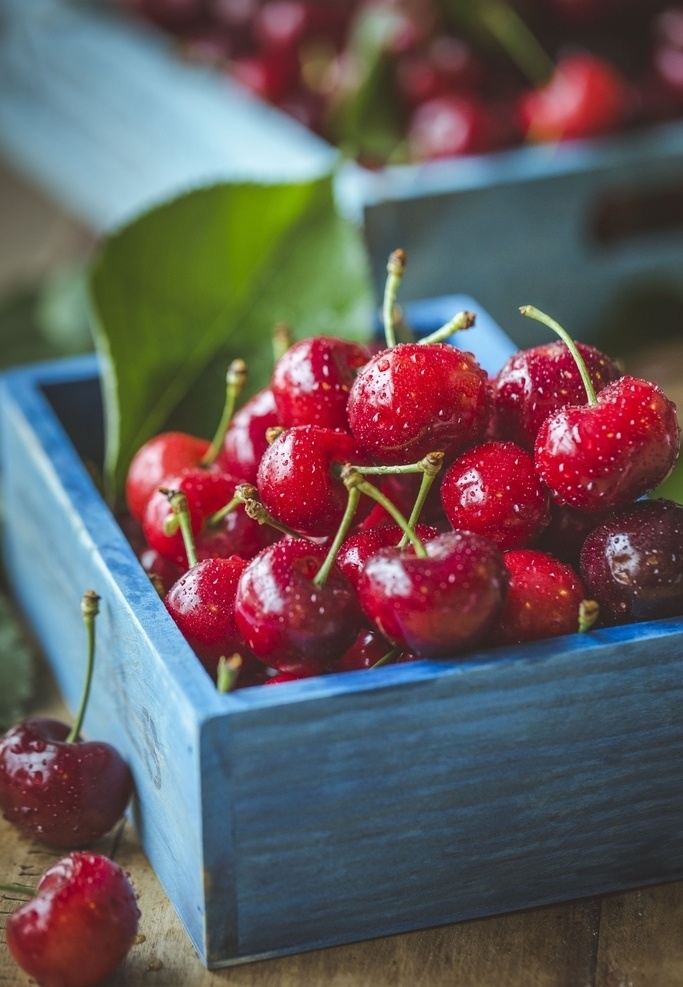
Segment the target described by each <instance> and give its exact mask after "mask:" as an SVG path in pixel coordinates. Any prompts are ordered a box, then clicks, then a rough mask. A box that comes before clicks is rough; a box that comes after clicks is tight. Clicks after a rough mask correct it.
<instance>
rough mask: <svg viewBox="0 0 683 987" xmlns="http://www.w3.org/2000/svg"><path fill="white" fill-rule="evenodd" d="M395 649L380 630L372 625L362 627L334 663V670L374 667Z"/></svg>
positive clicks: (351, 670) (345, 670) (350, 670)
mask: <svg viewBox="0 0 683 987" xmlns="http://www.w3.org/2000/svg"><path fill="white" fill-rule="evenodd" d="M395 650H396V649H394V648H392V645H391V644H390V643H389V641H387V639H386V638H385V637H384V636H383V635H382V634H380V632H379V631H378V630H376V629H374V628H372V627H362V628H361V629H360V630H359V632H358V635H357V637H356V640H355V641H354V642H353V644H352V645H351V647H350V648H348V649H347V650H346V651H345V652H344V654H343V655H342V656H341V658H340V659H339V661H338V662H337V663H336V665H335V667H334V670H335V672H354V671H357V670H358V669H362V668H374V666H375V665H377V663H378V662H381V661H382V659H384V658H386V657H387V656H388V655H389V654H391V653H392V652H394V651H395Z"/></svg>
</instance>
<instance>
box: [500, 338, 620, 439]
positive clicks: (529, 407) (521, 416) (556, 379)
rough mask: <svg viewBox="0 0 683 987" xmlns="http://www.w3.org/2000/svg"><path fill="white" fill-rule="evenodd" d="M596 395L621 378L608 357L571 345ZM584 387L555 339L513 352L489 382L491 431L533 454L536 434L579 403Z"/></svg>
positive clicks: (585, 346) (581, 345)
mask: <svg viewBox="0 0 683 987" xmlns="http://www.w3.org/2000/svg"><path fill="white" fill-rule="evenodd" d="M576 347H577V349H578V351H579V353H580V354H581V357H582V358H583V361H584V363H585V365H586V368H587V370H588V374H589V377H590V379H591V382H592V384H593V388H594V389H595V391H596V393H597V392H599V391H601V390H602V388H603V387H605V385H606V384H609V383H610V382H611V381H613V380H617V379H618V378H619V377H621V375H622V371H621V368H620V367H619V365H618V364H617V363H616V362H615V361H614V360H613V359H611V357H609V356H607V355H606V354H604V353H602V352H601V351H600V350H598V349H596V347H594V346H590V345H589V344H587V343H578V342H577V343H576ZM586 401H587V397H586V388H585V387H584V384H583V380H582V378H581V374H580V372H579V369H578V367H577V365H576V361H575V360H574V357H573V356H572V353H571V351H570V349H569V348H568V347H567V345H566V344H565V343H563V342H562V341H561V340H559V339H558V340H554V341H553V342H551V343H543V344H542V345H540V346H534V347H530V348H528V349H524V350H518V352H517V353H513V355H512V356H511V357H510V358H509V360H507V362H506V363H505V365H504V366H503V367H502V369H501V370H500V371H499V373H498V375H497V376H496V377H495V379H494V381H493V402H494V431H495V435H496V437H497V438H500V439H510V440H512V441H513V442H516V443H517V444H518V445H520V446H523V448H525V449H528V450H529V452H532V451H533V448H534V442H535V441H536V435H537V434H538V430H539V428H540V427H541V425H542V424H543V422H544V421H545V419H546V418H547V417H548V415H549V414H550V413H551V412H553V411H557V410H558V409H559V408H561V407H563V406H564V405H567V404H585V403H586Z"/></svg>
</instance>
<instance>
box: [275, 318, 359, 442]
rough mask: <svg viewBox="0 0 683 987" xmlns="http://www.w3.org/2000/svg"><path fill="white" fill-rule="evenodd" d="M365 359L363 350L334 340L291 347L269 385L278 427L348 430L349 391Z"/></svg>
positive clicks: (321, 338)
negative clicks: (317, 427)
mask: <svg viewBox="0 0 683 987" xmlns="http://www.w3.org/2000/svg"><path fill="white" fill-rule="evenodd" d="M369 359H370V350H369V349H368V348H367V347H366V346H362V345H360V344H359V343H354V342H351V341H349V340H345V339H338V338H336V337H334V336H312V337H310V338H308V339H301V340H299V341H298V342H296V343H293V344H292V346H290V347H289V349H288V350H287V351H286V352H285V353H284V354H283V355H282V356H281V357H280V359H279V360H278V361H277V363H276V364H275V367H274V369H273V375H272V378H271V384H270V387H271V390H272V392H273V396H274V399H275V405H276V407H277V412H278V417H279V421H280V424H282V425H284V426H285V427H286V428H289V427H291V426H292V425H320V426H322V427H323V428H341V429H345V430H348V419H347V417H346V402H347V401H348V397H349V390H350V389H351V385H352V384H353V381H354V379H355V376H356V372H357V371H358V370H359V369H360V368H361V367H362V366H364V364H366V363H367V362H368V360H369Z"/></svg>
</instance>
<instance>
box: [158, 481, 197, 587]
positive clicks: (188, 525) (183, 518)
mask: <svg viewBox="0 0 683 987" xmlns="http://www.w3.org/2000/svg"><path fill="white" fill-rule="evenodd" d="M161 492H162V493H164V494H165V495H166V497H167V499H168V503H169V505H170V507H171V511H172V512H173V513H172V515H171V517H170V518H167V519H166V522H167V523H166V524H165V525H164V530H165V531H166V533H167V534H171V533H172V532H173V530H174V528H175V527H176V526H179V527H180V531H181V534H182V536H183V545H184V546H185V554H186V555H187V564H188V567H189V568H190V569H191V568H192V567H193V566H195V565H197V548H196V546H195V541H194V532H193V531H192V522H191V521H190V511H189V509H188V506H187V497H186V496H185V494H184V493H183V492H182V490H165V489H162V491H161ZM176 530H177V529H176Z"/></svg>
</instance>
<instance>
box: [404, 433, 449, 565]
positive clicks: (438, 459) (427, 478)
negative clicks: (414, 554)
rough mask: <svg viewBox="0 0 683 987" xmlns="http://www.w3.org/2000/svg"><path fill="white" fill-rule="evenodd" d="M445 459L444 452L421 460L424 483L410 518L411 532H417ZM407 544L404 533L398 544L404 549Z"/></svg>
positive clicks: (434, 453)
mask: <svg viewBox="0 0 683 987" xmlns="http://www.w3.org/2000/svg"><path fill="white" fill-rule="evenodd" d="M443 457H444V454H443V452H430V453H428V454H427V455H426V456H425V458H424V459H423V460H421V466H422V482H421V483H420V489H419V490H418V492H417V497H416V498H415V503H414V504H413V509H412V511H411V512H410V517H409V518H408V525H409V526H410V529H411V531H414V530H415V525H416V524H417V522H418V520H419V518H420V514H421V513H422V508H423V507H424V505H425V501H426V500H427V496H428V494H429V491H430V490H431V488H432V484H433V483H434V480H435V478H436V476H437V474H438V473H439V472H440V470H441V467H442V466H443ZM407 544H408V536H407V535H406V533H405V532H404V533H403V537H402V538H401V540H400V542H399V543H398V547H399V548H404V547H405V546H406V545H407Z"/></svg>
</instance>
